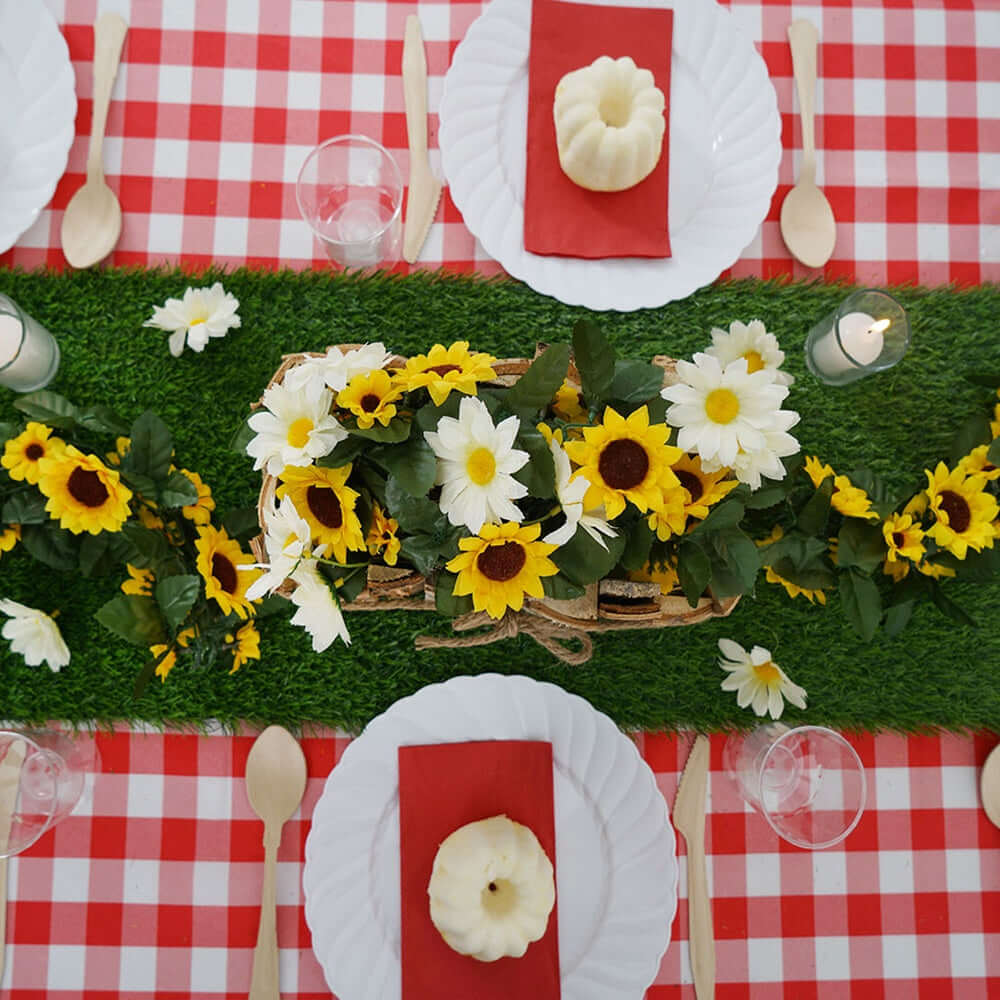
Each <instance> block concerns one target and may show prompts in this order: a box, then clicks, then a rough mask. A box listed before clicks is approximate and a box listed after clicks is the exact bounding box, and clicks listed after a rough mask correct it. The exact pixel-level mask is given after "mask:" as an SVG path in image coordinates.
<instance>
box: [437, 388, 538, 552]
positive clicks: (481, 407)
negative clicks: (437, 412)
mask: <svg viewBox="0 0 1000 1000" xmlns="http://www.w3.org/2000/svg"><path fill="white" fill-rule="evenodd" d="M520 426H521V421H520V420H518V418H517V417H508V418H507V419H506V420H504V421H502V422H501V423H499V424H498V425H497V426H495V427H494V426H493V418H492V417H491V416H490V411H489V410H488V409H487V408H486V404H485V403H484V402H483V401H482V400H481V399H477V398H476V397H474V396H465V397H464V398H463V399H462V402H461V404H460V405H459V408H458V419H457V420H456V419H455V418H454V417H442V418H441V419H440V420H439V421H438V425H437V431H436V432H435V431H424V437H425V438H426V439H427V443H428V444H429V445H430V446H431V448H432V449H433V450H434V454H435V455H437V458H438V470H437V479H435V482H436V483H437V485H438V486H441V487H443V489H442V490H441V499H440V501H439V506H440V507H441V510H442V511H443V512H444V513H445V514H447V515H448V520H449V521H450V522H451V523H452V524H454V525H465V527H466V528H468V529H469V531H471V532H472V533H473V534H474V535H475V534H478V533H479V529H480V528H481V527H482V526H483V525H484V524H486V523H487V522H489V523H490V524H493V523H495V522H497V521H521V520H522V519H523V518H524V514H522V513H521V511H520V510H519V509H518V508H517V506H515V504H514V503H513V502H512V501H514V500H518V499H520V498H521V497H523V496H527V494H528V488H527V487H526V486H524V485H523V484H522V483H519V482H518V481H517V480H516V479H514V477H513V473H515V472H517V470H518V469H520V468H521V467H522V466H523V465H524V464H525V463H526V462H527V461H528V457H529V456H528V453H527V452H526V451H521V450H520V449H519V448H515V447H514V438H516V437H517V432H518V430H519V429H520Z"/></svg>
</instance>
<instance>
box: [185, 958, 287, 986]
mask: <svg viewBox="0 0 1000 1000" xmlns="http://www.w3.org/2000/svg"><path fill="white" fill-rule="evenodd" d="M229 954H230V952H229V949H228V948H192V949H191V983H192V984H195V983H196V984H197V988H198V991H199V992H203V993H225V992H226V990H227V986H228V984H227V982H226V968H227V966H228V963H229ZM247 954H248V957H249V954H250V953H249V952H248V953H247ZM281 989H282V992H283V993H285V994H287V993H288V992H289V989H288V986H287V985H286V983H285V982H284V980H282V981H281Z"/></svg>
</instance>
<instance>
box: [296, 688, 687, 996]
mask: <svg viewBox="0 0 1000 1000" xmlns="http://www.w3.org/2000/svg"><path fill="white" fill-rule="evenodd" d="M482 739H528V740H547V741H549V742H550V743H551V744H552V759H553V779H554V780H553V788H554V792H553V796H554V804H555V824H556V892H557V899H558V905H559V961H560V966H561V968H562V996H563V1000H641V998H642V996H643V994H644V992H645V990H646V988H647V987H648V986H649V985H650V983H652V981H653V979H654V977H655V976H656V972H657V970H658V968H659V965H660V959H661V957H662V956H663V952H664V951H665V950H666V947H667V944H668V942H669V940H670V925H671V923H672V922H673V919H674V914H675V912H676V908H677V860H676V856H675V854H676V843H675V840H674V833H673V828H672V827H671V825H670V821H669V819H668V818H667V807H666V803H665V802H664V800H663V796H662V795H661V794H660V791H659V789H658V788H657V786H656V780H655V778H654V777H653V772H652V771H651V770H650V769H649V767H648V766H647V764H646V763H645V761H643V759H642V758H641V757H640V756H639V752H638V751H637V750H636V747H635V744H634V743H633V742H632V741H631V740H630V739H628V738H627V737H626V736H625V735H624V734H623V733H622V732H621V731H620V730H619V729H618V728H617V726H615V724H614V723H613V722H612V721H611V720H610V719H609V718H608V717H607V716H606V715H602V714H601V713H600V712H597V711H596V710H595V709H594V708H593V707H592V706H591V705H590V704H589V703H588V702H586V701H584V699H583V698H579V697H577V696H576V695H571V694H568V693H567V692H566V691H564V690H563V689H562V688H560V687H556V686H555V685H554V684H545V683H540V682H538V681H534V680H531V679H530V678H528V677H503V676H500V675H499V674H481V675H479V676H477V677H455V678H453V679H451V680H449V681H445V682H444V683H443V684H432V685H429V686H428V687H425V688H422V689H421V690H420V691H418V692H417V693H416V694H413V695H411V696H410V697H408V698H403V699H402V700H400V701H398V702H396V703H395V704H394V705H393V706H392V707H391V708H390V709H389V710H388V711H387V712H385V713H384V714H383V715H380V716H379V717H378V718H376V719H374V720H373V721H372V722H371V723H369V725H368V726H367V727H366V728H365V730H364V732H363V733H362V734H361V736H359V737H358V739H356V740H354V742H352V743H351V744H349V745H348V747H347V749H346V750H345V751H344V755H343V757H342V758H341V760H340V762H339V763H338V764H337V766H336V767H335V768H334V769H333V771H332V772H331V773H330V777H329V778H328V779H327V782H326V787H325V789H324V791H323V794H322V796H321V797H320V800H319V802H318V803H317V805H316V809H315V812H314V813H313V820H312V828H311V830H310V832H309V838H308V840H307V841H306V864H305V871H304V873H303V877H302V882H303V888H304V890H305V897H306V922H307V923H308V924H309V928H310V930H311V931H312V939H313V950H314V951H315V953H316V957H317V958H318V959H319V963H320V965H322V967H323V971H324V973H325V975H326V981H327V983H328V984H329V986H330V989H331V990H332V991H333V992H334V993H335V994H336V995H337V996H338V997H340V1000H399V997H400V991H401V971H400V961H399V956H400V889H399V797H398V783H397V763H396V752H397V750H398V748H399V747H400V746H404V745H413V744H426V743H451V742H460V741H466V740H482ZM525 996H528V993H525Z"/></svg>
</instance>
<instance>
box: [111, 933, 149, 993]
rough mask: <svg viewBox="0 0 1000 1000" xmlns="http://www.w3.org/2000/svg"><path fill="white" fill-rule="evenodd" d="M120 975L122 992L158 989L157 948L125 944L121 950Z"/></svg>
mask: <svg viewBox="0 0 1000 1000" xmlns="http://www.w3.org/2000/svg"><path fill="white" fill-rule="evenodd" d="M119 976H120V982H121V991H122V993H124V994H126V995H128V994H135V993H140V992H149V991H152V990H155V989H156V949H155V948H146V947H138V946H136V945H125V946H124V947H123V948H122V952H121V964H120V966H119Z"/></svg>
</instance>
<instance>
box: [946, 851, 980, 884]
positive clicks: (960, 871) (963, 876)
mask: <svg viewBox="0 0 1000 1000" xmlns="http://www.w3.org/2000/svg"><path fill="white" fill-rule="evenodd" d="M944 866H945V876H946V878H947V880H948V891H949V892H981V891H982V889H983V885H984V884H985V883H984V881H983V877H982V873H981V872H980V870H979V851H978V850H975V849H974V848H958V847H952V848H949V849H948V850H946V851H945V852H944Z"/></svg>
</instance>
